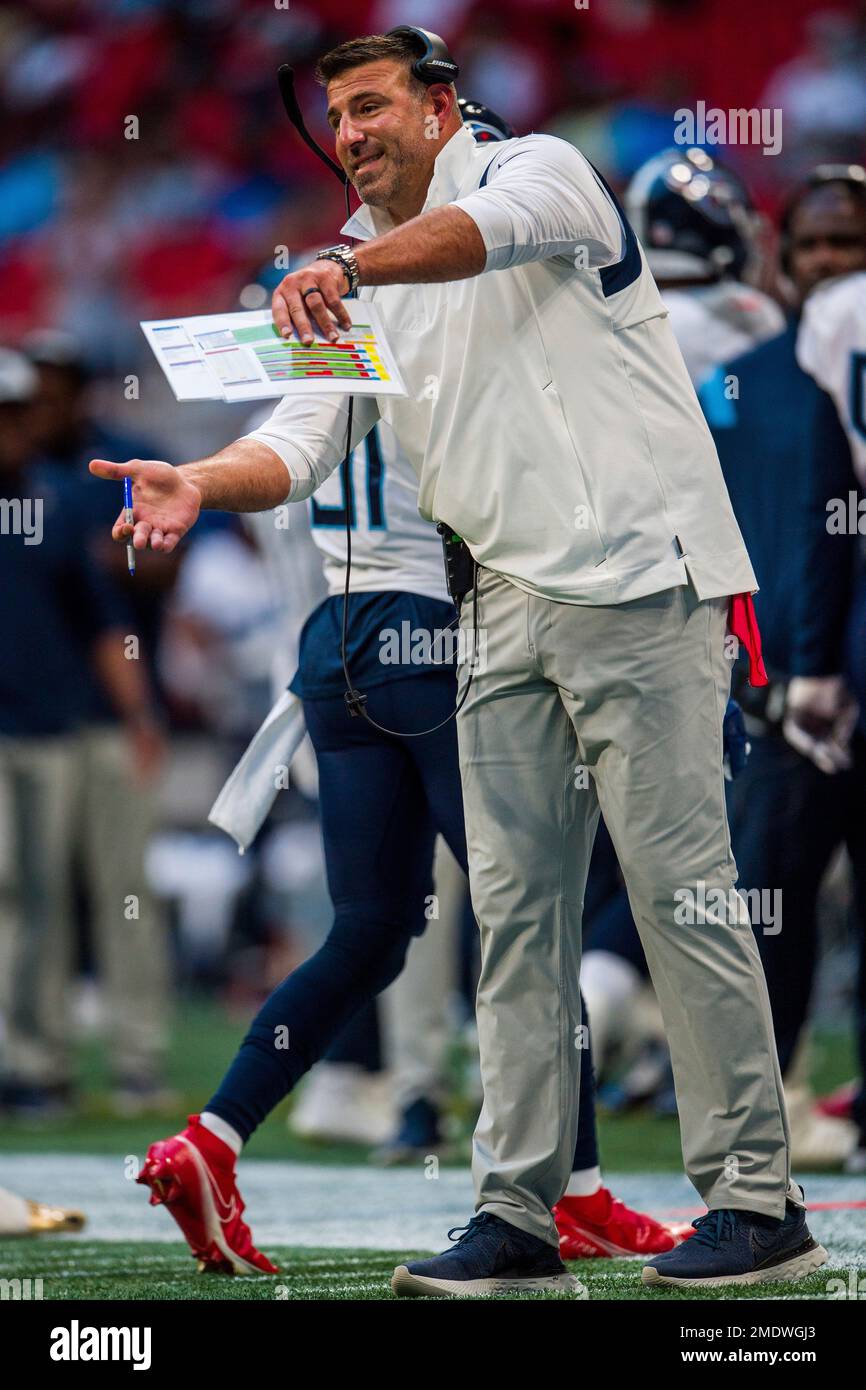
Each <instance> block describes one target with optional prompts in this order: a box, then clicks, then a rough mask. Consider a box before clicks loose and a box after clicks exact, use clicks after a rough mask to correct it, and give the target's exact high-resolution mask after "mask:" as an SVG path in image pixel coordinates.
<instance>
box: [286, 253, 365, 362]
mask: <svg viewBox="0 0 866 1390" xmlns="http://www.w3.org/2000/svg"><path fill="white" fill-rule="evenodd" d="M348 289H349V285H348V279H347V276H346V272H345V270H344V269H343V267H342V266H341V265H337V263H336V261H312V262H311V263H310V265H307V266H304V267H303V269H302V270H293V271H292V273H291V274H290V275H286V276H284V277H283V279H282V280H281V281H280V283H279V284H278V285H277V288H276V289H275V290H274V294H273V299H272V300H271V307H272V310H273V315H274V323H275V324H276V326H277V332H278V333H279V334H280V335H281V336H282V337H283V338H288V337H290V336H291V334H292V333H296V334H297V335H298V337H299V338H300V340H301V342H302V343H303V344H304V346H305V347H309V346H310V344H311V343H313V342H315V334H314V327H315V328H318V329H319V331H320V332H321V333H323V334H324V335H325V337H326V338H327V339H328V341H329V342H331V343H335V342H336V341H337V338H338V336H339V335H338V333H337V328H338V327H339V328H351V327H352V319H351V317H350V315H349V311H348V310H347V308H346V306H345V304H344V303H343V301H342V296H343V295H344V294H346V293H348Z"/></svg>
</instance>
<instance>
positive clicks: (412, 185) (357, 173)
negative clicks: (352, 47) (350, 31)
mask: <svg viewBox="0 0 866 1390" xmlns="http://www.w3.org/2000/svg"><path fill="white" fill-rule="evenodd" d="M328 122H329V124H330V126H331V129H332V130H333V132H334V137H335V141H336V153H337V158H338V159H339V161H340V163H341V164H342V166H343V168H344V169H345V171H346V173H347V174H348V176H349V179H350V180H351V182H352V184H353V185H354V187H355V189H356V190H357V193H358V196H359V197H360V198H361V199H362V200H363V202H365V203H369V204H371V205H372V206H373V207H384V208H387V209H388V210H389V211H390V212H392V213H393V214H394V215H395V216H396V217H397V219H398V220H405V219H406V218H408V217H413V216H415V215H416V214H417V213H418V212H420V211H421V208H422V207H423V205H424V198H425V196H426V192H427V188H428V185H429V183H430V178H431V176H432V173H433V165H434V163H435V160H436V156H437V155H438V153H439V151H440V150H441V149H442V146H443V143H444V142H445V141H447V139H448V138H449V137H450V136H451V135H452V134H453V133H454V130H456V129H458V128H459V125H460V119H459V114H457V113H456V110H455V101H454V93H453V89H452V88H450V87H449V86H448V85H447V84H445V83H438V82H437V83H435V84H434V85H433V86H431V87H426V88H425V87H422V86H421V84H420V83H418V82H417V81H416V79H415V78H414V77H413V76H412V74H411V72H410V71H409V69H408V68H407V67H406V65H405V64H404V63H400V62H398V61H397V60H396V59H383V60H382V61H380V62H375V63H364V64H363V65H362V66H360V67H357V68H350V69H349V70H348V71H347V72H344V73H341V74H340V76H338V77H334V78H332V79H331V81H330V82H329V83H328Z"/></svg>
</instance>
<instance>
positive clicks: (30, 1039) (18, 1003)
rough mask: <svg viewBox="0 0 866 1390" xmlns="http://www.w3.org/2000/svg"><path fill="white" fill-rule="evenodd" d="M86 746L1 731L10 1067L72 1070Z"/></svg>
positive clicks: (26, 1074) (0, 966)
mask: <svg viewBox="0 0 866 1390" xmlns="http://www.w3.org/2000/svg"><path fill="white" fill-rule="evenodd" d="M77 771H78V749H77V744H76V740H75V739H74V738H72V737H57V738H21V739H10V738H2V739H0V790H2V794H3V820H4V825H3V865H2V872H0V1010H2V1013H3V1019H4V1024H5V1039H4V1046H3V1050H2V1058H3V1070H4V1072H5V1073H6V1074H7V1075H8V1076H10V1077H13V1076H14V1077H15V1079H16V1080H19V1081H22V1082H25V1083H27V1084H30V1085H50V1084H52V1083H57V1084H63V1083H65V1082H67V1081H68V1080H69V1079H70V1073H71V1067H72V1038H71V1018H70V998H69V981H70V977H71V973H72V952H73V941H72V918H71V905H72V875H71V863H72V861H71V855H70V846H71V844H72V841H73V836H74V834H75V819H76V814H77V806H76V800H77V797H76V792H77Z"/></svg>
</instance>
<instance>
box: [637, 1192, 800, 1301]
mask: <svg viewBox="0 0 866 1390" xmlns="http://www.w3.org/2000/svg"><path fill="white" fill-rule="evenodd" d="M692 1225H693V1226H694V1228H695V1234H694V1235H693V1236H692V1237H691V1239H690V1240H686V1241H684V1242H683V1244H682V1245H677V1246H675V1247H674V1249H673V1250H667V1251H665V1253H664V1254H663V1255H657V1256H656V1258H655V1259H654V1260H650V1262H649V1264H646V1265H644V1268H643V1273H642V1275H641V1278H642V1279H643V1282H644V1283H645V1284H649V1285H650V1286H652V1285H653V1284H677V1285H679V1287H681V1288H684V1289H700V1288H711V1287H712V1286H713V1285H714V1284H766V1283H771V1282H773V1281H774V1280H784V1281H785V1282H788V1283H795V1282H796V1281H797V1280H798V1279H805V1277H806V1275H807V1274H811V1273H812V1272H813V1270H816V1269H819V1268H820V1267H821V1265H822V1264H824V1262H825V1260H826V1259H827V1251H826V1250H825V1249H824V1248H823V1246H821V1245H819V1244H818V1243H817V1241H816V1240H814V1238H813V1237H812V1236H811V1235H810V1234H809V1228H808V1226H807V1225H806V1213H805V1211H804V1210H803V1208H802V1207H798V1206H795V1204H794V1203H793V1202H791V1201H788V1202H787V1203H786V1206H785V1216H784V1219H783V1220H782V1221H777V1220H775V1219H774V1218H773V1217H772V1216H761V1215H760V1214H759V1213H758V1212H756V1211H732V1210H728V1209H724V1210H722V1211H708V1212H707V1214H706V1216H699V1217H698V1219H697V1221H693V1222H692Z"/></svg>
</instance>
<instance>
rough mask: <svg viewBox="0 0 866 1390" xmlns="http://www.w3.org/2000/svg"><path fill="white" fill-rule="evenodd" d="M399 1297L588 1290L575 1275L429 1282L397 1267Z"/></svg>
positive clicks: (395, 1289) (580, 1292)
mask: <svg viewBox="0 0 866 1390" xmlns="http://www.w3.org/2000/svg"><path fill="white" fill-rule="evenodd" d="M391 1289H392V1291H393V1292H394V1294H395V1296H396V1297H397V1298H479V1297H481V1298H495V1297H496V1296H497V1295H498V1294H507V1293H573V1294H576V1295H578V1296H581V1295H582V1296H584V1297H585V1296H586V1290H585V1288H584V1286H583V1285H582V1284H581V1282H580V1280H579V1279H575V1277H574V1275H573V1274H550V1275H547V1276H545V1277H544V1278H540V1279H428V1278H427V1277H426V1276H424V1275H421V1274H412V1273H411V1271H410V1270H409V1269H408V1268H407V1267H406V1265H398V1266H397V1268H396V1269H395V1270H394V1276H393V1278H392V1280H391Z"/></svg>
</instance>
